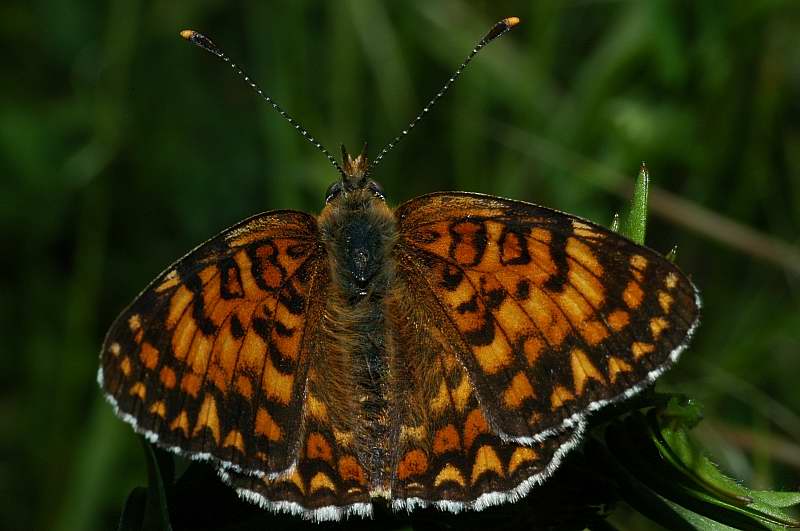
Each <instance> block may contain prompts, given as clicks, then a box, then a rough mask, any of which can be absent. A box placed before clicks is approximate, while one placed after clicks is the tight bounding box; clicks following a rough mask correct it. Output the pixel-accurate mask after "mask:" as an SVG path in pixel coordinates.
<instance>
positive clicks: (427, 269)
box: [396, 192, 699, 443]
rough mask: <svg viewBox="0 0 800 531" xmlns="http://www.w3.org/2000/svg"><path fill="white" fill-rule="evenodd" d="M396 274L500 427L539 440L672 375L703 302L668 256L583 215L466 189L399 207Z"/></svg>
mask: <svg viewBox="0 0 800 531" xmlns="http://www.w3.org/2000/svg"><path fill="white" fill-rule="evenodd" d="M396 217H397V220H398V225H399V229H400V236H401V237H400V240H399V242H398V244H397V247H396V259H397V261H398V264H400V267H399V270H400V271H401V272H402V271H406V273H405V274H406V275H407V277H408V278H413V279H416V281H417V283H418V284H419V285H421V286H422V288H421V289H423V291H424V293H423V294H422V295H421V296H422V297H424V298H425V300H432V301H435V302H436V304H432V305H430V312H429V313H430V319H431V320H438V322H439V324H438V325H437V326H438V327H439V329H440V331H441V333H442V334H443V335H445V337H446V338H447V341H448V343H450V344H452V345H454V346H455V349H456V354H457V356H458V359H459V361H460V362H461V363H462V364H463V365H464V367H465V368H466V369H467V372H468V374H469V377H470V381H471V384H472V385H473V386H474V388H475V390H476V393H477V398H478V401H479V403H480V404H481V405H482V406H483V411H484V414H485V415H486V417H487V420H488V421H489V423H490V424H491V426H492V428H493V430H494V431H496V432H498V433H500V434H501V435H502V436H503V437H504V438H505V439H507V440H514V441H517V442H522V443H531V442H535V441H540V440H543V439H546V438H548V437H552V436H553V435H555V434H557V433H559V432H561V431H563V430H564V429H565V428H567V427H570V426H575V425H581V424H582V423H583V419H584V418H585V417H586V415H587V414H588V413H589V412H590V411H593V410H596V409H598V408H600V407H602V406H603V405H605V404H607V403H610V402H613V401H615V400H618V399H621V398H624V397H628V396H631V395H632V394H634V393H636V392H638V391H639V390H641V389H642V388H643V387H644V386H646V385H648V384H649V383H651V382H652V381H653V380H654V379H655V378H656V377H657V376H658V375H659V374H661V373H662V372H663V371H664V370H666V369H667V368H668V367H669V366H670V365H671V364H672V363H673V362H674V361H675V360H676V359H677V357H678V355H679V354H680V352H681V351H682V350H683V349H684V348H685V347H686V345H687V342H688V340H689V337H690V336H691V334H692V332H693V331H694V329H695V327H696V326H697V322H698V315H699V298H698V297H697V292H696V290H695V288H694V286H693V285H692V283H691V282H690V281H689V280H688V279H687V278H686V276H685V275H684V274H683V273H682V272H681V271H680V270H679V269H678V268H677V267H676V266H675V265H674V264H672V263H670V262H669V261H667V260H666V259H665V258H664V257H663V256H661V255H659V254H658V253H656V252H654V251H652V250H650V249H647V248H646V247H643V246H640V245H636V244H635V243H633V242H631V241H630V240H628V239H626V238H624V237H622V236H620V235H619V234H616V233H614V232H612V231H609V230H608V229H605V228H603V227H600V226H598V225H596V224H594V223H591V222H588V221H585V220H582V219H580V218H577V217H574V216H571V215H568V214H564V213H562V212H557V211H554V210H550V209H547V208H544V207H539V206H536V205H532V204H529V203H523V202H519V201H511V200H508V199H502V198H497V197H492V196H486V195H480V194H469V193H463V192H452V193H447V192H444V193H436V194H430V195H426V196H422V197H419V198H417V199H413V200H411V201H409V202H407V203H405V204H403V205H401V206H400V207H399V208H398V209H397V211H396Z"/></svg>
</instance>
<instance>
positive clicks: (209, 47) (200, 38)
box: [180, 30, 346, 177]
mask: <svg viewBox="0 0 800 531" xmlns="http://www.w3.org/2000/svg"><path fill="white" fill-rule="evenodd" d="M180 35H181V37H183V38H184V39H186V40H187V41H189V42H191V43H192V44H194V45H195V46H199V47H200V48H202V49H204V50H205V51H207V52H208V53H210V54H213V55H216V56H217V57H219V58H220V59H222V60H223V61H225V62H226V63H228V64H229V65H231V68H232V69H233V71H234V72H236V75H238V76H239V77H241V78H242V79H243V80H244V81H245V83H247V84H248V85H250V88H252V89H253V90H254V91H256V92H257V93H258V95H259V96H261V97H262V98H263V99H264V101H266V102H267V103H268V104H269V105H270V106H271V107H272V108H273V109H275V111H276V112H277V113H278V114H280V115H281V117H282V118H283V119H284V120H286V121H287V122H289V124H290V125H291V126H292V127H294V129H295V131H297V132H298V133H300V136H302V137H303V138H305V139H306V140H308V141H309V142H310V143H311V144H312V145H313V146H314V147H315V148H317V149H318V150H319V151H321V152H322V154H323V155H325V157H327V159H328V161H329V162H330V163H331V164H332V165H333V167H334V168H336V171H338V172H339V173H340V174H341V175H342V177H346V175H345V173H344V170H343V169H342V167H341V166H340V165H339V163H338V162H336V159H335V158H333V155H331V154H330V152H329V151H328V150H327V149H325V147H324V146H323V145H322V144H320V142H319V141H318V140H317V139H316V138H314V137H313V136H311V134H310V133H309V132H308V131H306V129H305V128H304V127H303V126H302V125H300V124H299V123H298V122H297V120H295V119H294V118H292V117H291V116H290V115H289V113H288V112H286V111H285V110H283V107H281V106H280V105H278V104H277V103H276V102H275V100H273V99H272V98H270V97H269V96H267V95H266V94H264V92H263V91H262V90H261V89H260V88H259V87H258V85H256V84H255V82H254V81H253V80H251V79H250V77H249V76H248V75H247V74H246V73H245V71H244V70H242V68H241V67H240V66H239V65H237V64H236V63H234V62H233V61H231V59H230V57H228V56H227V55H225V53H224V52H223V51H222V50H220V49H219V48H218V47H217V45H216V44H214V42H213V41H212V40H211V39H209V38H208V37H206V36H205V35H203V34H202V33H199V32H197V31H194V30H183V31H181V33H180Z"/></svg>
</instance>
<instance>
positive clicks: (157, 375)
mask: <svg viewBox="0 0 800 531" xmlns="http://www.w3.org/2000/svg"><path fill="white" fill-rule="evenodd" d="M327 285H328V275H327V260H326V255H325V251H324V248H323V247H322V245H321V244H320V243H319V240H318V236H317V226H316V221H315V219H314V218H313V217H312V216H310V215H308V214H304V213H302V212H293V211H276V212H268V213H265V214H260V215H257V216H254V217H252V218H250V219H248V220H245V221H243V222H241V223H239V224H238V225H236V226H234V227H231V228H229V229H227V230H226V231H224V232H222V233H221V234H220V235H218V236H216V237H215V238H212V239H211V240H209V241H207V242H206V243H204V244H202V245H200V246H199V247H197V248H196V249H194V250H193V251H191V252H190V253H189V254H187V255H186V256H185V257H184V258H182V259H180V260H179V261H177V262H176V263H175V264H173V265H172V266H171V267H170V268H168V269H167V270H166V271H165V272H164V273H162V274H161V275H159V277H157V278H156V279H155V281H153V282H152V283H151V284H150V285H149V286H148V287H147V288H146V289H145V290H144V291H143V292H142V293H141V294H140V295H139V296H138V297H137V298H136V299H135V300H134V302H133V303H132V304H131V305H130V306H129V307H128V308H127V309H126V310H125V311H123V313H122V314H121V315H120V316H119V317H118V318H117V320H116V321H115V322H114V324H113V325H112V327H111V329H110V330H109V332H108V334H107V336H106V339H105V342H104V344H103V350H102V353H101V360H100V361H101V367H100V371H99V374H98V380H99V382H100V385H101V387H102V388H103V391H104V392H105V393H106V397H107V398H108V400H109V401H110V402H111V403H112V404H113V405H114V406H115V411H116V413H117V415H118V416H120V417H121V418H122V419H123V420H125V421H126V422H128V423H129V424H131V425H132V426H133V427H134V428H135V429H136V430H137V431H138V432H140V433H143V434H144V435H145V436H146V437H147V438H148V439H149V440H150V441H152V442H155V443H157V444H158V445H159V446H162V447H165V448H168V449H170V450H172V451H175V452H177V453H180V454H182V455H186V456H188V457H190V458H193V459H203V460H211V461H213V462H214V463H215V464H217V465H219V466H222V467H223V468H228V469H234V470H239V471H243V472H247V473H250V474H256V475H266V476H274V475H276V474H278V473H280V472H282V471H284V470H286V469H288V468H290V467H291V466H292V465H293V464H294V463H295V462H296V460H297V455H298V450H299V445H300V442H301V441H300V432H301V429H302V415H301V413H302V411H303V401H304V399H305V394H306V374H307V370H308V365H309V360H308V350H309V348H308V344H309V342H310V338H311V337H312V336H313V335H314V330H315V329H317V328H318V325H319V313H320V307H321V306H320V305H321V301H323V300H324V296H325V292H326V289H327Z"/></svg>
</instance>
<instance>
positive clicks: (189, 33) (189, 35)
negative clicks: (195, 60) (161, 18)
mask: <svg viewBox="0 0 800 531" xmlns="http://www.w3.org/2000/svg"><path fill="white" fill-rule="evenodd" d="M195 33H197V32H196V31H194V30H189V29H186V30H183V31H181V33H180V35H181V37H183V38H184V39H186V40H187V41H188V40H189V39H191V38H192V37H194V34H195Z"/></svg>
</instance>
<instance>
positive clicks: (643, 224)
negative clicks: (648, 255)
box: [621, 162, 650, 245]
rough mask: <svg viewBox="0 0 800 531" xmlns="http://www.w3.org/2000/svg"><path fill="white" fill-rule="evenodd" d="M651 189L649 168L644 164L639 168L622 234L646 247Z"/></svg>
mask: <svg viewBox="0 0 800 531" xmlns="http://www.w3.org/2000/svg"><path fill="white" fill-rule="evenodd" d="M649 189H650V173H649V172H648V171H647V166H646V165H645V163H644V162H642V166H641V167H640V168H639V175H638V176H637V177H636V183H635V184H634V186H633V197H632V198H631V209H630V212H629V213H628V216H627V219H626V220H625V223H624V224H623V226H622V230H621V233H622V235H623V236H627V237H628V238H630V239H631V240H633V241H634V242H636V243H638V244H639V245H644V237H645V233H646V232H647V197H648V194H649Z"/></svg>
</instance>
